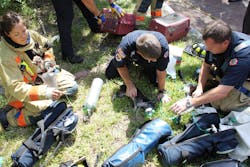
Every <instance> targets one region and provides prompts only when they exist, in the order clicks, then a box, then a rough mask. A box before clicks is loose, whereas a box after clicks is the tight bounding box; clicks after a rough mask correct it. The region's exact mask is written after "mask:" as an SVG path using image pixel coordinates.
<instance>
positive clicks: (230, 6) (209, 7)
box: [168, 0, 246, 32]
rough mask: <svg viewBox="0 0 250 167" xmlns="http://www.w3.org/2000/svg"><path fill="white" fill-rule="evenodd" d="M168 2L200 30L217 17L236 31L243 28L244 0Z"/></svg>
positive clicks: (170, 0)
mask: <svg viewBox="0 0 250 167" xmlns="http://www.w3.org/2000/svg"><path fill="white" fill-rule="evenodd" d="M168 4H169V6H170V7H171V8H173V9H174V10H175V11H176V12H178V13H182V14H184V15H185V16H187V17H189V18H190V20H191V26H193V27H194V28H196V29H197V30H199V31H202V30H203V29H204V28H205V26H206V24H208V23H209V22H210V21H212V20H215V19H221V20H223V21H225V22H226V23H227V24H229V25H230V26H231V28H232V30H234V31H240V32H241V30H242V23H243V18H244V14H245V11H246V2H245V1H244V0H242V1H237V2H230V3H229V2H228V0H209V1H208V0H169V1H168Z"/></svg>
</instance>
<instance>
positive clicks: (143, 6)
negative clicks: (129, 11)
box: [134, 0, 152, 25]
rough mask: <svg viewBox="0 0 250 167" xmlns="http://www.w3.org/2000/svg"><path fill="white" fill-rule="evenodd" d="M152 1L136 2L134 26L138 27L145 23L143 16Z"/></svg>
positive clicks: (141, 0) (142, 0) (140, 0)
mask: <svg viewBox="0 0 250 167" xmlns="http://www.w3.org/2000/svg"><path fill="white" fill-rule="evenodd" d="M151 2H152V0H138V1H137V4H136V6H135V10H134V14H135V15H136V24H137V25H140V24H141V23H142V22H144V21H145V15H146V12H147V10H148V7H149V5H150V4H151Z"/></svg>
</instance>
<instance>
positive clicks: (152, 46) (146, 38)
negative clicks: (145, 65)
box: [136, 33, 161, 59]
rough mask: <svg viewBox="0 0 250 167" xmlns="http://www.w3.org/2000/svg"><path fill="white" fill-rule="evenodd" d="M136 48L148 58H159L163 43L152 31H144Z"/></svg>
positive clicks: (137, 41)
mask: <svg viewBox="0 0 250 167" xmlns="http://www.w3.org/2000/svg"><path fill="white" fill-rule="evenodd" d="M136 48H137V49H138V51H139V52H141V53H142V54H143V55H144V56H145V57H148V58H156V59H157V58H159V57H160V56H161V43H160V41H159V40H158V39H157V38H156V37H155V36H154V35H153V34H150V33H144V34H142V35H140V36H139V37H138V38H137V40H136Z"/></svg>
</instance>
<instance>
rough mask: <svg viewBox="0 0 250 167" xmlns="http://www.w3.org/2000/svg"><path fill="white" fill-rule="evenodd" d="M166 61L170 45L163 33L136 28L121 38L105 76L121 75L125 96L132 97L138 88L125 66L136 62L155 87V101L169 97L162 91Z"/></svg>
mask: <svg viewBox="0 0 250 167" xmlns="http://www.w3.org/2000/svg"><path fill="white" fill-rule="evenodd" d="M168 62H169V47H168V42H167V40H166V38H165V36H164V35H162V34H161V33H159V32H156V31H144V30H136V31H133V32H131V33H129V34H127V35H126V36H124V37H123V38H122V41H121V43H120V44H119V46H118V48H117V50H116V53H115V56H114V58H113V59H112V60H111V62H110V63H109V65H108V67H107V69H106V77H107V78H108V79H113V78H116V77H121V78H122V80H123V81H124V83H125V85H126V87H127V89H126V95H127V96H128V97H131V98H134V97H136V96H137V89H136V86H135V84H134V82H133V81H132V80H131V78H130V75H129V71H128V67H129V66H130V65H131V64H137V65H139V66H141V67H142V68H143V73H144V74H145V75H146V76H147V77H148V78H149V81H150V82H151V83H152V84H154V85H155V86H157V87H158V95H157V98H158V100H163V101H165V102H167V101H169V100H170V98H169V97H168V96H167V95H166V94H165V79H166V68H167V65H168Z"/></svg>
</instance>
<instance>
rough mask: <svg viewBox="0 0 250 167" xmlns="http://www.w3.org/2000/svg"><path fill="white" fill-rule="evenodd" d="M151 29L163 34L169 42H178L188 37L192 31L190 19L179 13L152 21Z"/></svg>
mask: <svg viewBox="0 0 250 167" xmlns="http://www.w3.org/2000/svg"><path fill="white" fill-rule="evenodd" d="M149 29H150V30H153V31H158V32H161V33H162V34H163V35H165V36H166V38H167V40H168V42H172V41H175V40H178V39H180V38H182V37H184V36H186V35H187V33H188V31H189V29H190V19H189V18H188V17H186V16H183V15H181V14H178V13H172V14H169V15H167V16H164V17H159V18H155V19H152V20H151V22H150V24H149Z"/></svg>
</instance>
